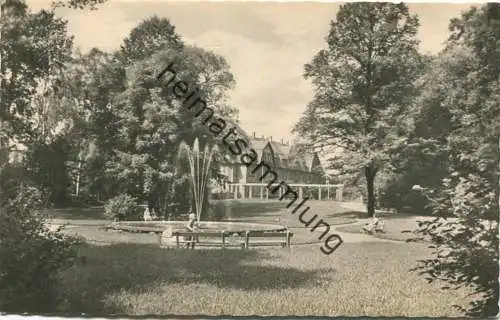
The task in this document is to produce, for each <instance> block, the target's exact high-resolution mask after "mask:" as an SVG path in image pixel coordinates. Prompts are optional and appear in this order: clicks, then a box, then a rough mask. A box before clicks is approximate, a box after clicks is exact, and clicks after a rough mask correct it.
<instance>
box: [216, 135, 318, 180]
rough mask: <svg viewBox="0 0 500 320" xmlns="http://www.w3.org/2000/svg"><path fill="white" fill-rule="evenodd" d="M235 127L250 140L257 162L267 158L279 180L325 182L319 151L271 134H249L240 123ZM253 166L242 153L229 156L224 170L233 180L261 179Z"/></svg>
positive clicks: (223, 172)
mask: <svg viewBox="0 0 500 320" xmlns="http://www.w3.org/2000/svg"><path fill="white" fill-rule="evenodd" d="M236 127H237V132H238V134H239V136H240V137H241V138H242V139H244V140H245V141H246V142H247V143H248V145H249V148H253V149H254V150H255V151H256V153H257V155H258V162H256V163H255V165H257V163H259V162H261V161H263V162H265V163H266V164H268V165H269V166H270V167H271V168H272V169H273V170H274V171H275V172H276V173H277V174H278V179H279V181H281V180H283V181H285V182H287V183H289V184H290V183H302V184H322V183H325V180H326V178H325V172H324V170H323V167H322V165H321V162H320V159H319V156H318V153H317V152H315V151H313V150H311V148H307V147H306V145H305V144H303V143H295V144H290V143H288V142H284V141H283V140H281V141H275V140H273V138H272V137H267V138H266V137H257V136H256V135H255V133H253V135H252V136H249V135H248V134H247V133H246V132H245V131H244V130H243V129H242V128H241V127H240V126H236ZM253 168H254V166H253V167H252V166H251V167H250V168H247V166H246V165H245V164H243V163H241V160H240V158H239V156H237V157H234V156H232V157H231V156H228V157H226V163H225V164H224V165H223V166H222V167H221V173H222V174H224V175H225V176H226V177H227V178H228V180H229V182H230V183H239V184H245V183H261V181H260V177H261V176H262V175H261V173H260V172H256V173H252V169H253Z"/></svg>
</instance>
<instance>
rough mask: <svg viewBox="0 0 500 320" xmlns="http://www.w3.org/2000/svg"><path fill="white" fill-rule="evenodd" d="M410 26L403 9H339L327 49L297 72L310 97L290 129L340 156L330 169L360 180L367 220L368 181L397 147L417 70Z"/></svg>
mask: <svg viewBox="0 0 500 320" xmlns="http://www.w3.org/2000/svg"><path fill="white" fill-rule="evenodd" d="M417 28H418V19H417V17H416V16H412V15H410V13H409V11H408V8H407V6H406V5H405V4H391V3H350V4H345V5H342V6H341V7H340V9H339V11H338V13H337V19H336V21H332V23H331V28H330V32H329V34H328V37H327V39H326V40H327V44H328V48H327V49H325V50H321V51H320V52H318V53H317V54H316V56H315V57H314V58H313V60H312V61H311V62H310V63H309V64H307V65H306V66H305V77H306V78H308V79H312V82H313V85H314V88H315V94H314V98H313V100H312V101H311V102H310V103H309V105H308V108H307V110H306V112H305V114H304V115H303V117H302V118H301V119H300V121H299V123H298V124H297V125H296V128H295V131H296V132H298V133H299V134H302V135H304V136H307V137H308V138H309V139H310V140H311V141H312V143H313V144H314V146H315V147H321V148H322V147H328V146H336V147H338V148H340V149H341V150H342V152H335V154H336V156H335V157H333V158H331V159H330V163H331V165H332V167H334V168H335V169H338V170H340V172H341V174H347V175H349V174H354V175H356V174H359V173H360V172H361V174H362V175H363V176H364V178H365V179H366V184H367V198H368V199H367V200H368V203H367V209H368V215H369V216H373V214H374V208H375V192H374V191H375V190H374V181H375V177H376V175H377V173H379V172H380V170H382V169H383V168H384V165H385V164H387V162H388V160H389V158H390V156H389V155H390V154H391V153H393V152H394V150H396V149H398V148H400V147H401V146H403V145H404V143H405V131H406V127H408V126H409V125H410V123H409V119H410V117H408V114H407V111H408V109H410V108H411V106H412V103H411V99H412V95H413V90H414V86H413V83H414V81H415V80H416V79H417V77H418V75H419V73H420V70H421V64H422V61H421V58H420V56H419V54H418V52H417V46H418V42H417V40H416V34H417Z"/></svg>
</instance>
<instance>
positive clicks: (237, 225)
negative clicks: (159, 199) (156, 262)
mask: <svg viewBox="0 0 500 320" xmlns="http://www.w3.org/2000/svg"><path fill="white" fill-rule="evenodd" d="M217 152H218V148H217V146H213V147H210V146H208V145H206V146H205V147H204V148H203V151H201V150H200V144H199V141H198V139H195V140H194V142H193V145H192V146H189V145H188V144H186V143H184V142H182V143H181V144H180V146H179V152H178V160H179V161H183V160H184V159H187V161H188V163H189V175H190V181H191V187H192V191H193V198H194V212H195V214H196V219H197V222H198V226H199V229H200V230H206V231H217V232H220V231H227V232H230V233H233V234H234V235H240V236H241V235H243V234H244V233H245V232H246V231H285V230H286V227H284V226H280V225H274V224H261V223H251V222H234V221H202V222H200V218H201V214H202V210H203V205H204V203H205V202H204V201H205V197H206V189H207V187H208V185H209V183H210V178H211V177H210V167H211V164H212V160H213V158H214V156H215V154H216V153H217ZM186 222H187V221H120V222H113V223H111V224H110V225H108V227H107V228H108V229H114V230H121V231H128V232H148V233H151V232H154V233H157V234H159V235H161V236H160V242H161V244H162V245H166V246H170V245H172V244H174V242H173V241H174V240H175V239H174V238H173V237H172V233H173V232H174V231H176V230H182V231H185V229H186Z"/></svg>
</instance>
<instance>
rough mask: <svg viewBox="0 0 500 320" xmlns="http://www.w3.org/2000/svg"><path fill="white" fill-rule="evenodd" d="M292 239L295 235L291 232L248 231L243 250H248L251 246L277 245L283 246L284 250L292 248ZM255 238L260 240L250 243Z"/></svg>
mask: <svg viewBox="0 0 500 320" xmlns="http://www.w3.org/2000/svg"><path fill="white" fill-rule="evenodd" d="M292 237H293V233H292V232H290V231H287V232H264V231H247V232H245V240H244V242H243V248H244V249H248V248H250V247H251V246H252V247H259V246H275V245H277V244H279V245H281V247H283V248H290V246H291V239H292ZM253 238H258V239H259V240H256V241H253V240H252V241H250V239H253ZM265 238H268V239H265ZM269 238H270V239H269Z"/></svg>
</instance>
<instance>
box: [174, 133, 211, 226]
mask: <svg viewBox="0 0 500 320" xmlns="http://www.w3.org/2000/svg"><path fill="white" fill-rule="evenodd" d="M217 151H218V148H217V145H214V146H213V147H209V146H208V145H206V146H205V148H204V150H203V152H200V145H199V141H198V138H196V139H195V140H194V142H193V146H192V147H189V145H187V144H186V143H185V142H182V143H181V144H180V146H179V156H178V157H179V159H181V158H183V157H186V158H187V159H188V161H189V169H190V170H189V171H190V176H191V183H192V186H193V197H194V205H195V213H196V220H197V221H198V222H200V216H201V212H202V209H203V203H204V200H205V194H206V192H205V191H206V188H207V185H208V182H209V174H210V165H211V164H212V158H213V156H214V154H215V153H216V152H217Z"/></svg>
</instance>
